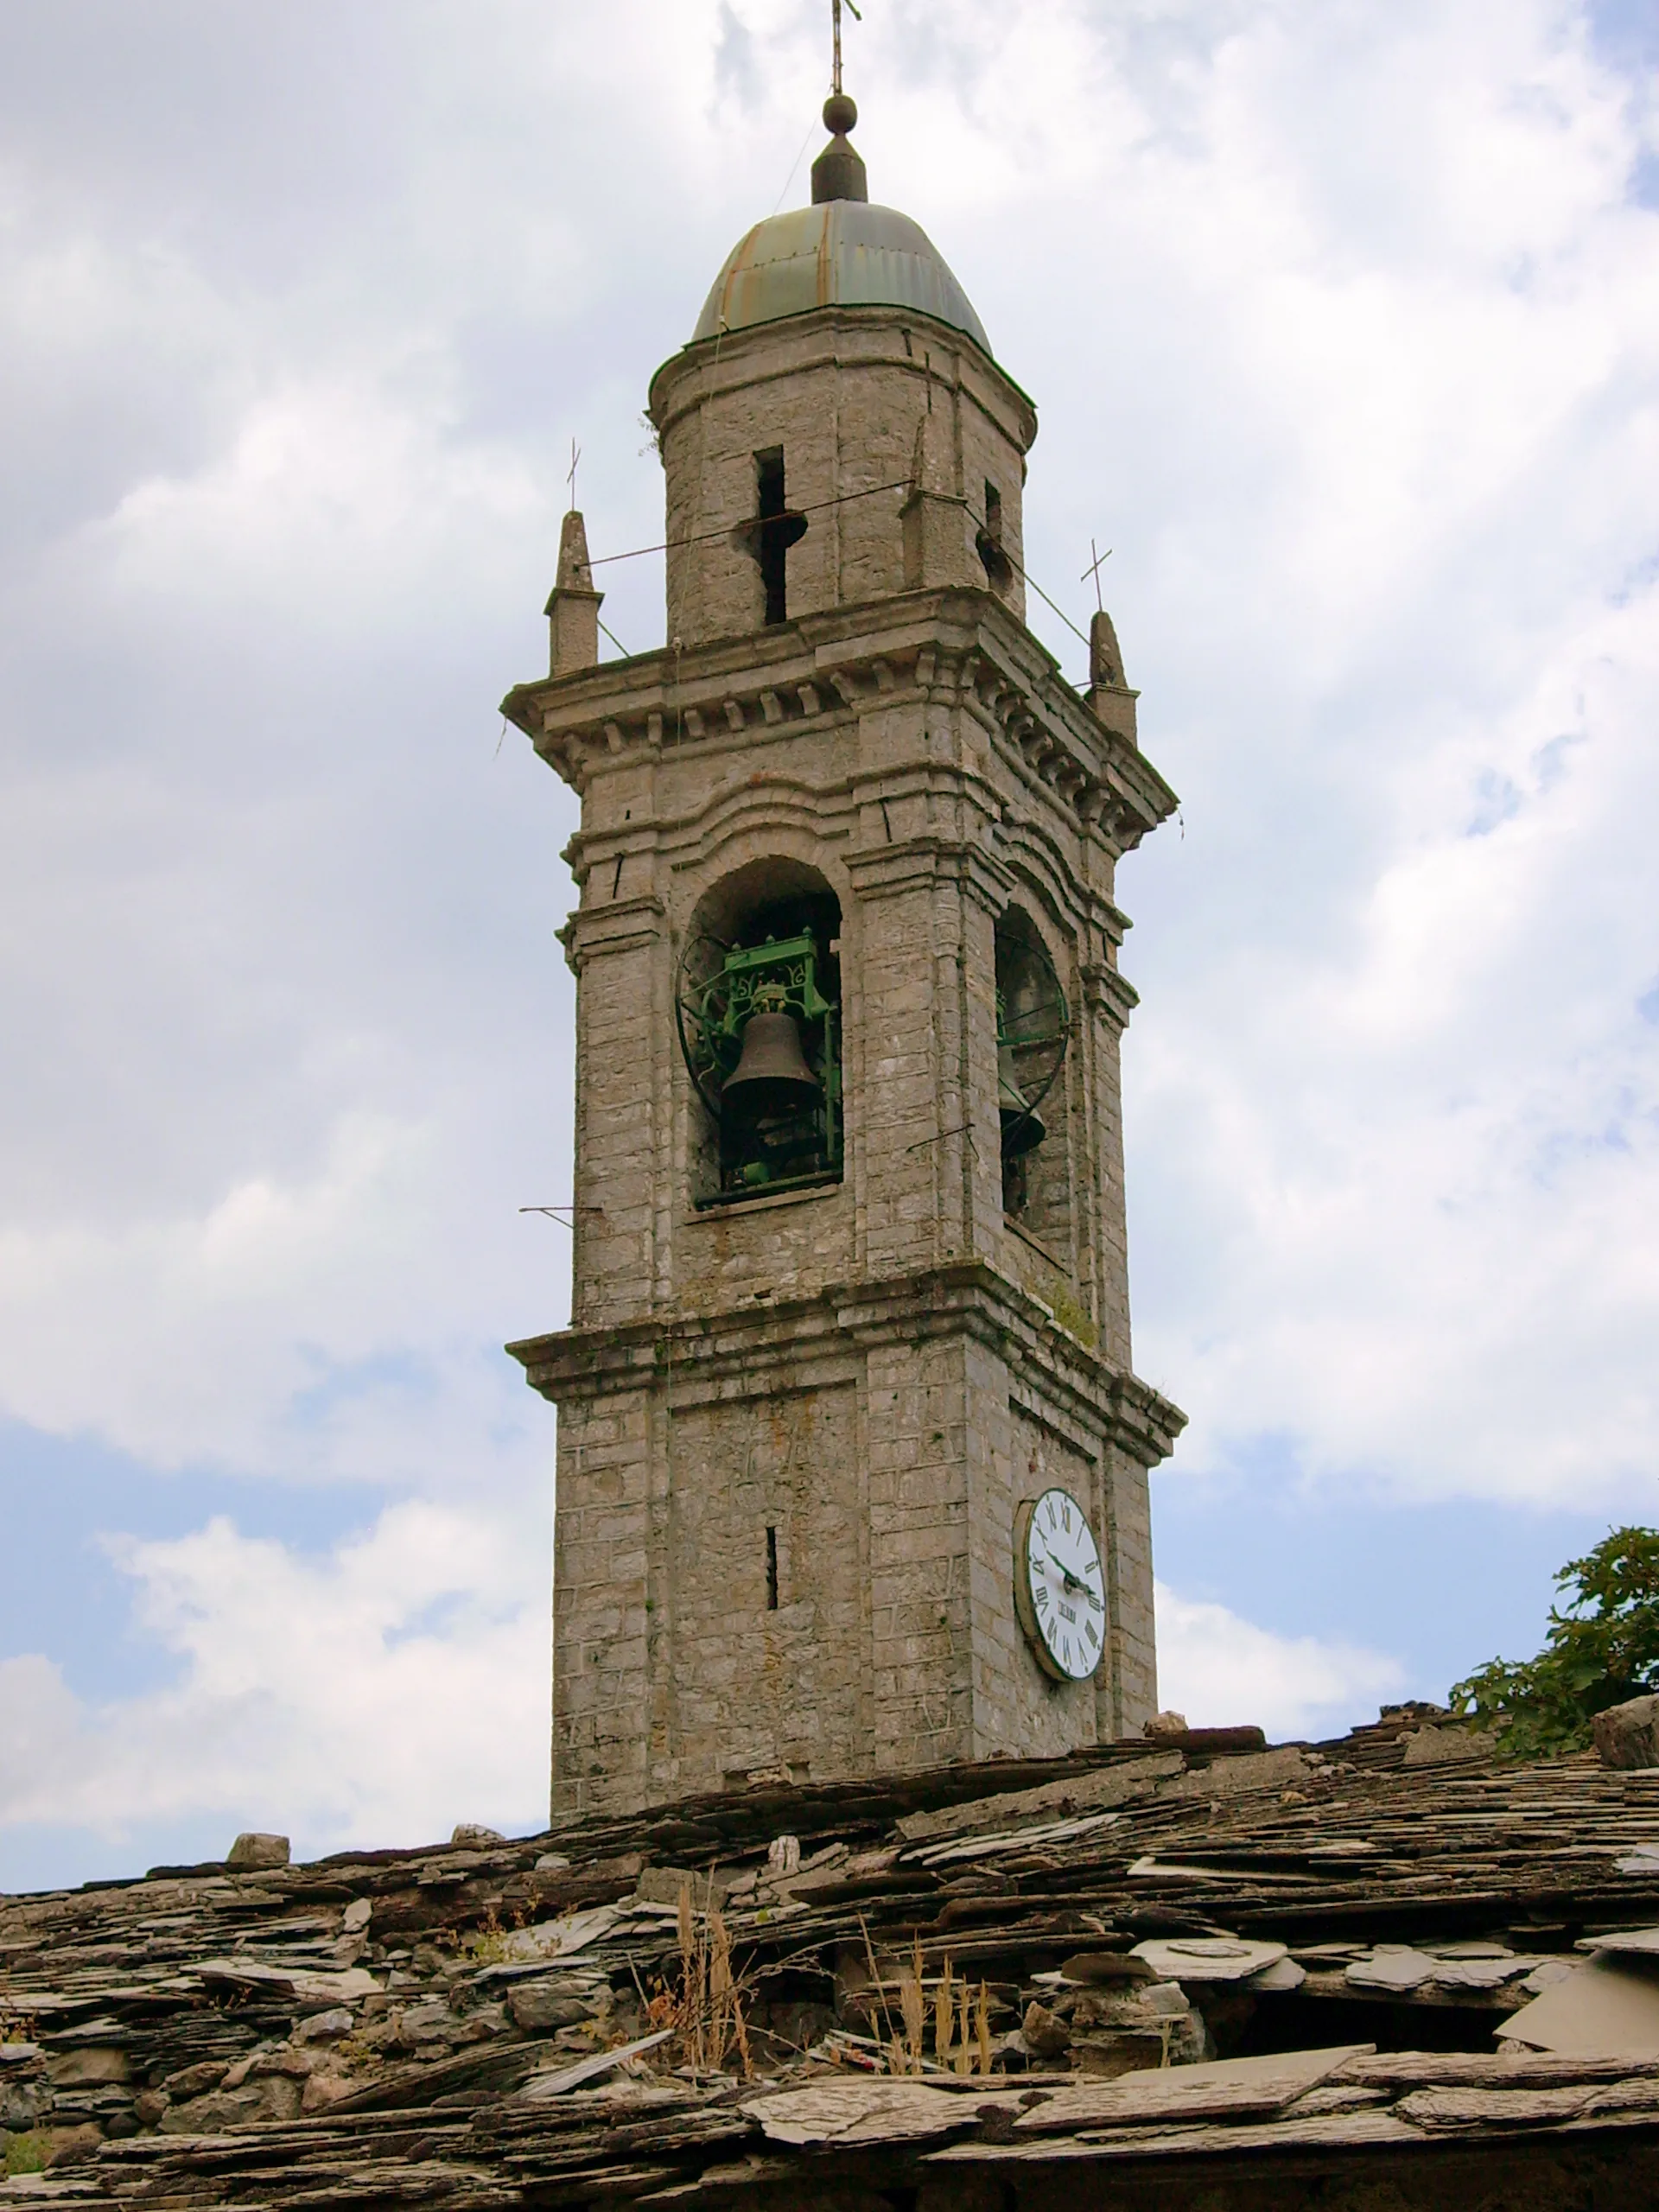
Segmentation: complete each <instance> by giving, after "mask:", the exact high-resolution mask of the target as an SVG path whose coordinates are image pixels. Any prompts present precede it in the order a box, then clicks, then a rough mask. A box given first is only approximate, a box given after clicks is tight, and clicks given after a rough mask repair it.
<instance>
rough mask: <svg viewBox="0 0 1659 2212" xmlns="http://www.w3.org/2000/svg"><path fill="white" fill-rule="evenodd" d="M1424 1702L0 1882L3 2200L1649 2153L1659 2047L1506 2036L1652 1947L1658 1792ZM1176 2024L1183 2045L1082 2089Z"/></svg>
mask: <svg viewBox="0 0 1659 2212" xmlns="http://www.w3.org/2000/svg"><path fill="white" fill-rule="evenodd" d="M1437 1719H1438V1716H1434V1715H1433V1714H1424V1713H1421V1712H1412V1711H1406V1712H1403V1713H1396V1714H1395V1715H1393V1716H1391V1717H1385V1719H1384V1721H1383V1723H1382V1724H1379V1725H1378V1726H1376V1727H1374V1728H1372V1729H1370V1730H1362V1731H1358V1732H1356V1733H1355V1734H1354V1735H1353V1736H1351V1737H1349V1738H1344V1739H1342V1740H1341V1741H1339V1742H1338V1743H1334V1744H1329V1745H1321V1746H1309V1745H1287V1746H1280V1747H1278V1748H1276V1749H1272V1750H1269V1749H1268V1748H1266V1747H1265V1746H1264V1745H1262V1744H1261V1739H1260V1738H1259V1737H1258V1736H1256V1735H1255V1732H1249V1731H1232V1732H1208V1733H1207V1734H1206V1733H1205V1732H1192V1733H1190V1734H1188V1735H1187V1736H1185V1737H1183V1738H1179V1739H1177V1740H1175V1741H1173V1742H1169V1743H1166V1744H1162V1745H1149V1744H1145V1743H1134V1744H1124V1745H1113V1746H1110V1747H1109V1748H1108V1749H1106V1750H1103V1751H1100V1752H1097V1753H1094V1754H1090V1755H1088V1756H1085V1757H1079V1758H1073V1759H1070V1760H1060V1761H1049V1762H1033V1763H1019V1762H1013V1761H1001V1762H995V1763H990V1764H982V1765H980V1766H976V1767H955V1768H950V1769H945V1770H940V1771H938V1772H936V1773H934V1774H931V1775H923V1776H916V1777H906V1778H904V1779H897V1778H894V1779H887V1780H878V1781H874V1782H870V1783H862V1784H855V1785H847V1784H836V1785H825V1786H823V1787H790V1786H785V1785H781V1784H780V1785H779V1786H777V1787H775V1788H772V1787H759V1788H751V1789H747V1790H745V1791H743V1792H741V1793H736V1794H732V1795H728V1796H720V1797H709V1798H701V1799H696V1800H692V1801H690V1802H685V1803H683V1804H680V1805H677V1806H673V1807H669V1808H661V1809H659V1810H657V1811H654V1812H652V1813H648V1814H644V1815H639V1816H637V1817H634V1818H630V1819H597V1818H594V1819H588V1820H585V1821H573V1822H568V1823H565V1824H563V1825H561V1826H558V1827H554V1828H552V1829H550V1830H549V1831H548V1832H546V1833H545V1834H542V1835H540V1836H537V1837H533V1838H530V1839H525V1840H516V1841H512V1842H506V1843H490V1844H486V1845H485V1846H483V1847H455V1846H453V1845H441V1846H433V1847H428V1848H425V1849H422V1850H415V1851H385V1852H359V1853H341V1854H337V1855H335V1856H334V1857H333V1858H331V1859H325V1860H322V1861H320V1862H318V1863H316V1864H315V1865H310V1866H283V1867H280V1868H273V1869H268V1870H261V1871H257V1872H232V1871H231V1870H229V1869H227V1868H226V1867H225V1866H206V1867H198V1868H191V1869H171V1870H168V1869H158V1870H156V1871H155V1872H152V1873H151V1874H150V1875H149V1876H147V1877H146V1878H143V1879H142V1880H139V1881H136V1882H130V1883H125V1884H111V1885H91V1886H88V1887H87V1888H85V1889H82V1890H79V1891H67V1892H54V1893H50V1894H47V1895H41V1896H34V1897H23V1898H5V1899H0V2038H5V2039H4V2040H0V2129H4V2130H8V2131H10V2133H9V2137H8V2141H9V2148H10V2153H11V2159H10V2162H11V2163H12V2164H14V2165H19V2164H21V2165H24V2166H27V2165H29V2164H35V2163H37V2162H38V2158H40V2157H44V2156H47V2155H51V2156H53V2158H54V2163H53V2164H51V2165H50V2166H49V2167H48V2170H47V2171H44V2172H41V2173H39V2174H35V2173H30V2172H27V2171H24V2172H20V2173H18V2174H16V2177H14V2178H13V2179H11V2180H10V2181H8V2182H6V2183H4V2184H3V2185H0V2202H4V2201H10V2200H12V2199H17V2200H20V2201H24V2202H33V2201H45V2200H46V2199H48V2198H49V2199H51V2200H53V2201H56V2200H58V2199H63V2198H68V2199H73V2200H75V2201H79V2200H80V2199H83V2198H85V2199H88V2200H90V2199H94V2198H96V2199H98V2200H99V2201H107V2200H109V2199H111V2198H113V2199H128V2198H130V2199H131V2200H133V2201H134V2202H144V2203H155V2204H166V2205H168V2206H175V2205H176V2206H186V2205H190V2206H195V2205H202V2206H207V2205H216V2204H222V2203H223V2204H228V2203H232V2202H258V2203H260V2204H270V2205H279V2204H280V2205H290V2206H294V2207H299V2206H302V2205H303V2206H308V2207H309V2206H320V2205H322V2204H325V2203H327V2204H338V2205H342V2206H345V2205H359V2204H361V2205H367V2204H371V2203H380V2202H391V2201H393V2200H394V2199H395V2200H396V2201H397V2202H402V2203H410V2202H434V2203H439V2202H442V2204H444V2205H446V2206H450V2207H456V2208H460V2207H467V2206H474V2205H476V2206H480V2207H482V2206H497V2205H518V2204H525V2203H534V2204H537V2205H549V2206H551V2205H556V2204H576V2203H586V2202H598V2201H601V2199H603V2200H604V2201H637V2202H659V2203H666V2202H673V2203H675V2204H676V2205H682V2204H702V2203H705V2202H707V2203H710V2204H712V2203H715V2202H750V2203H752V2204H753V2205H755V2206H760V2205H761V2204H763V2203H766V2202H768V2201H775V2202H779V2203H783V2202H797V2203H803V2204H804V2203H808V2202H813V2201H814V2196H813V2191H814V2190H820V2189H822V2188H823V2187H824V2186H826V2185H827V2183H828V2182H829V2180H830V2179H833V2178H834V2177H837V2176H839V2177H842V2178H843V2179H847V2178H849V2177H863V2179H864V2181H865V2182H866V2183H868V2179H869V2176H870V2175H871V2174H872V2173H878V2172H879V2174H880V2175H883V2176H886V2177H887V2182H886V2183H884V2186H886V2185H887V2184H891V2185H892V2186H900V2185H902V2186H905V2187H912V2186H916V2185H917V2184H918V2177H928V2176H931V2177H933V2179H934V2182H935V2183H943V2182H944V2181H945V2180H946V2179H948V2178H950V2177H952V2176H957V2170H958V2169H964V2170H967V2169H971V2170H973V2171H976V2172H979V2171H983V2172H985V2173H987V2174H994V2175H996V2176H999V2177H1002V2179H1003V2180H1004V2181H1007V2179H1008V2177H1010V2176H1013V2177H1016V2178H1017V2177H1020V2175H1023V2174H1026V2173H1028V2172H1031V2171H1039V2170H1040V2171H1043V2172H1052V2171H1055V2170H1056V2169H1057V2167H1058V2166H1061V2165H1065V2164H1067V2162H1076V2161H1078V2160H1084V2161H1087V2162H1090V2163H1091V2164H1093V2165H1094V2166H1096V2167H1099V2168H1101V2169H1106V2168H1110V2169H1111V2170H1112V2171H1122V2172H1123V2173H1125V2174H1140V2173H1146V2172H1150V2171H1154V2170H1156V2171H1159V2172H1161V2173H1163V2174H1165V2175H1166V2176H1167V2175H1168V2174H1170V2173H1172V2172H1176V2171H1179V2172H1183V2173H1184V2172H1186V2171H1188V2170H1190V2171H1191V2172H1192V2175H1193V2176H1194V2177H1196V2176H1197V2175H1198V2174H1199V2173H1200V2172H1201V2171H1211V2169H1212V2168H1213V2167H1214V2164H1215V2162H1216V2161H1217V2159H1218V2158H1219V2159H1221V2160H1223V2161H1224V2164H1226V2163H1230V2164H1241V2165H1248V2164H1251V2163H1252V2162H1258V2163H1259V2162H1260V2161H1262V2160H1263V2159H1266V2160H1268V2162H1269V2163H1271V2162H1272V2161H1273V2160H1274V2159H1275V2158H1281V2159H1282V2158H1290V2157H1293V2156H1294V2157H1295V2158H1300V2159H1301V2160H1303V2161H1304V2162H1306V2160H1307V2159H1309V2158H1314V2159H1316V2160H1317V2159H1319V2158H1350V2159H1351V2158H1389V2159H1396V2158H1400V2157H1402V2156H1405V2155H1407V2154H1412V2155H1414V2154H1415V2153H1416V2152H1419V2151H1425V2152H1427V2151H1429V2150H1433V2149H1437V2148H1439V2147H1442V2146H1445V2145H1470V2144H1477V2145H1506V2146H1510V2148H1511V2149H1514V2150H1515V2151H1516V2154H1517V2155H1519V2154H1520V2152H1521V2151H1522V2150H1523V2149H1526V2152H1527V2155H1529V2156H1535V2155H1538V2156H1541V2155H1543V2151H1542V2149H1541V2146H1545V2145H1549V2144H1555V2145H1568V2146H1572V2145H1576V2146H1578V2150H1579V2152H1584V2151H1585V2150H1586V2146H1589V2147H1591V2148H1597V2149H1598V2155H1599V2154H1600V2152H1601V2151H1605V2152H1607V2155H1609V2156H1610V2157H1611V2156H1612V2155H1613V2152H1612V2150H1611V2147H1610V2146H1613V2145H1619V2146H1622V2148H1621V2149H1620V2150H1619V2151H1618V2156H1619V2157H1620V2158H1623V2159H1624V2161H1625V2162H1626V2165H1627V2166H1628V2162H1629V2159H1630V2156H1631V2155H1632V2149H1633V2146H1639V2147H1641V2148H1642V2150H1643V2155H1645V2152H1646V2146H1648V2145H1649V2136H1652V2137H1653V2147H1654V2149H1655V2154H1656V2156H1659V2134H1655V2131H1656V2130H1659V2041H1656V2044H1655V2047H1654V2048H1653V2049H1652V2050H1650V2051H1646V2052H1643V2053H1641V2054H1639V2055H1638V2054H1633V2053H1626V2054H1625V2055H1622V2056H1621V2055H1618V2054H1615V2055H1613V2056H1582V2055H1573V2054H1572V2053H1570V2052H1567V2053H1563V2052H1560V2051H1555V2052H1549V2051H1528V2050H1521V2049H1519V2048H1505V2047H1504V2046H1505V2045H1506V2044H1508V2043H1509V2042H1510V2037H1509V2036H1508V2034H1507V2030H1508V2029H1509V2027H1510V2024H1511V2022H1512V2021H1513V2020H1514V2018H1515V2016H1516V2014H1517V2012H1519V2010H1520V2008H1521V2007H1522V2005H1527V2004H1529V2002H1530V2001H1531V2000H1532V1999H1534V1998H1535V1997H1536V1996H1538V1995H1539V1994H1540V1993H1541V1992H1543V1991H1547V1990H1548V1989H1549V1988H1550V1987H1551V1986H1553V1985H1554V1984H1558V1983H1559V1982H1560V1981H1561V1980H1563V1979H1565V1978H1566V1977H1567V1975H1569V1974H1582V1973H1583V1971H1584V1964H1583V1962H1584V1960H1585V1956H1586V1955H1585V1953H1584V1951H1583V1950H1582V1949H1581V1948H1580V1946H1581V1945H1583V1944H1585V1943H1590V1942H1597V1941H1598V1940H1599V1939H1600V1938H1601V1937H1603V1936H1605V1935H1606V1934H1607V1933H1608V1932H1609V1931H1613V1930H1619V1929H1632V1928H1641V1927H1644V1926H1649V1925H1652V1924H1655V1923H1659V1772H1650V1771H1637V1772H1630V1773H1617V1772H1611V1771H1609V1770H1605V1769H1604V1768H1602V1767H1601V1766H1599V1764H1597V1763H1596V1761H1595V1759H1594V1758H1593V1756H1591V1755H1586V1756H1584V1757H1580V1758H1567V1759H1560V1760H1554V1761H1551V1762H1548V1763H1543V1764H1534V1765H1526V1766H1520V1765H1505V1764H1495V1763H1494V1762H1493V1761H1492V1759H1491V1755H1490V1747H1489V1746H1488V1745H1485V1744H1484V1742H1483V1741H1482V1739H1479V1738H1472V1737H1471V1736H1469V1735H1468V1734H1467V1733H1466V1732H1464V1731H1461V1730H1459V1729H1457V1728H1455V1727H1452V1726H1437V1725H1435V1724H1436V1720H1437ZM693 1899H695V1904H693V1903H692V1900H693ZM711 1907H712V1910H710V1908H711ZM365 1909H366V1910H365ZM1263 1961H1266V1963H1265V1965H1264V1964H1263ZM1616 1963H1618V1964H1620V1965H1622V1964H1623V1961H1618V1962H1616ZM688 1969H689V1971H690V1980H691V1981H692V1983H693V1984H694V1985H695V1988H694V1991H693V1996H694V1998H695V2000H696V2001H695V2002H687V2001H684V2000H683V1982H684V1979H685V1975H686V1972H687V1970H688ZM1246 1969H1248V1971H1246ZM1216 1974H1221V1975H1223V1976H1224V1977H1230V1978H1228V1979H1223V1980H1215V1979H1213V1977H1214V1976H1215V1975H1216ZM728 1976H729V1978H730V1986H727V1981H728ZM947 1977H948V1980H947ZM1575 1986H1576V1985H1575ZM942 1989H943V1990H944V1993H945V2003H944V2015H945V2016H947V2018H948V2024H947V2025H945V2026H944V2027H942V2026H941V1991H942ZM1158 1991H1162V1992H1163V1993H1165V1994H1166V1999H1167V2003H1166V2007H1165V2010H1164V2012H1163V2014H1162V2015H1161V2017H1159V2016H1158V2015H1157V2008H1156V2003H1155V2001H1154V2000H1155V1993H1156V1992H1158ZM1183 1993H1184V1994H1183ZM1148 2006H1151V2007H1152V2008H1153V2010H1152V2012H1150V2013H1148V2012H1147V2007H1148ZM1172 2007H1173V2008H1175V2009H1173V2010H1171V2009H1169V2008H1172ZM1182 2008H1185V2009H1182ZM1143 2015H1145V2016H1146V2017H1144V2018H1143ZM740 2016H741V2020H742V2023H743V2026H742V2031H741V2037H740V2036H739V2035H738V2032H737V2030H736V2026H735V2023H736V2020H737V2018H739V2017H740ZM1148 2020H1150V2025H1148ZM1126 2022H1128V2025H1126V2024H1125V2023H1126ZM1137 2023H1138V2024H1137ZM1160 2033H1161V2034H1163V2035H1164V2037H1165V2049H1166V2052H1167V2054H1168V2055H1169V2056H1171V2057H1173V2058H1175V2059H1178V2060H1179V2059H1180V2058H1181V2057H1183V2056H1185V2057H1187V2058H1190V2059H1192V2060H1194V2061H1195V2062H1196V2063H1189V2064H1182V2063H1173V2064H1168V2065H1165V2066H1159V2065H1158V2064H1157V2061H1156V2057H1155V2056H1154V2059H1153V2061H1152V2062H1151V2063H1150V2064H1148V2063H1147V2061H1146V2059H1145V2058H1144V2057H1142V2058H1141V2059H1139V2060H1136V2061H1135V2062H1134V2063H1135V2066H1136V2070H1135V2071H1132V2072H1128V2073H1123V2074H1119V2075H1117V2076H1116V2078H1109V2077H1110V2075H1111V2070H1112V2069H1114V2068H1116V2067H1117V2066H1118V2065H1120V2064H1122V2063H1125V2057H1124V2054H1125V2052H1126V2051H1127V2050H1128V2049H1129V2048H1130V2047H1131V2046H1133V2045H1135V2044H1136V2041H1137V2038H1139V2039H1141V2041H1144V2040H1145V2039H1146V2037H1148V2036H1151V2037H1153V2038H1154V2041H1153V2044H1152V2048H1153V2049H1154V2051H1155V2050H1156V2048H1157V2045H1156V2040H1155V2038H1156V2036H1157V2035H1158V2034H1160ZM745 2047H747V2056H748V2061H749V2071H748V2073H747V2075H745V2073H744V2071H743V2065H742V2060H743V2053H744V2049H745ZM941 2050H942V2051H943V2053H944V2056H943V2060H942V2061H941V2059H940V2057H939V2056H938V2055H937V2054H938V2052H939V2051H941ZM1217 2052H1218V2053H1219V2057H1218V2058H1217V2057H1216V2056H1214V2055H1213V2054H1215V2053H1217ZM987 2060H989V2062H990V2063H991V2065H992V2067H993V2069H995V2070H994V2071H992V2072H991V2073H990V2074H989V2075H987V2074H986V2073H985V2072H984V2071H982V2069H983V2067H984V2065H985V2063H986V2061H987ZM698 2061H700V2062H701V2063H696V2062H698ZM918 2065H919V2067H920V2068H921V2069H924V2070H923V2071H922V2072H921V2073H920V2074H919V2075H918V2073H916V2072H915V2071H914V2070H912V2069H914V2068H915V2067H916V2066H918ZM963 2068H967V2069H971V2070H969V2071H965V2072H964V2071H963V2070H960V2069H963ZM894 2069H898V2070H896V2071H895V2070H894ZM1527 2146H1531V2148H1530V2149H1527ZM895 2176H896V2177H898V2178H897V2180H896V2181H895V2180H894V2178H893V2177H895ZM906 2177H908V2179H906ZM958 2178H961V2179H962V2180H963V2182H964V2183H965V2182H966V2180H967V2179H968V2178H969V2176H968V2174H967V2173H966V2172H963V2174H962V2175H960V2176H959V2177H958ZM953 2201H954V2200H953ZM967 2201H969V2200H968V2199H966V2198H964V2199H963V2202H967ZM1022 2201H1023V2200H1022ZM1217 2201H1220V2200H1217Z"/></svg>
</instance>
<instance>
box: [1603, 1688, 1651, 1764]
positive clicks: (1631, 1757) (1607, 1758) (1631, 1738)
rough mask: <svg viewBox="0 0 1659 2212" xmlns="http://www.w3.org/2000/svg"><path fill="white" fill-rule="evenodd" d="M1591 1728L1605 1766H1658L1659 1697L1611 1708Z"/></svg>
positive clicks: (1641, 1699) (1628, 1702) (1633, 1701)
mask: <svg viewBox="0 0 1659 2212" xmlns="http://www.w3.org/2000/svg"><path fill="white" fill-rule="evenodd" d="M1590 1728H1591V1733H1592V1736H1593V1737H1594V1738H1595V1745H1596V1755H1597V1757H1598V1758H1599V1759H1600V1761H1601V1763H1602V1764H1603V1766H1611V1767H1618V1768H1622V1769H1625V1770H1631V1769H1636V1768H1639V1767H1655V1766H1659V1697H1633V1698H1630V1699H1629V1700H1626V1702H1625V1703H1624V1704H1623V1705H1613V1706H1609V1707H1607V1709H1606V1711H1605V1713H1597V1715H1596V1716H1595V1718H1594V1719H1593V1720H1592V1722H1591V1724H1590Z"/></svg>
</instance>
